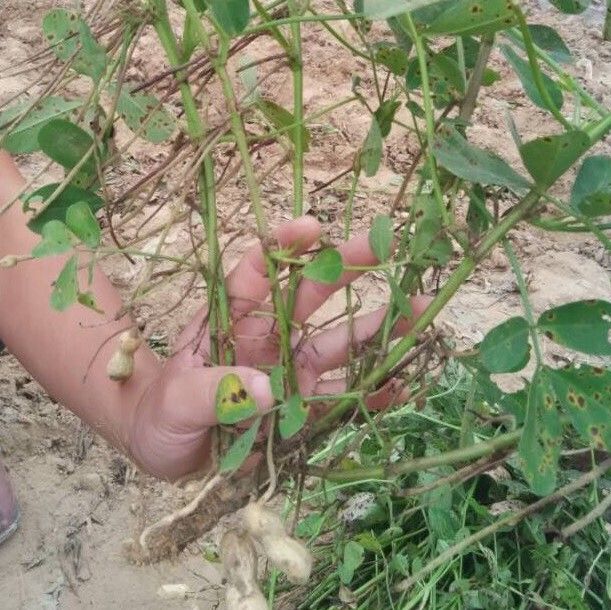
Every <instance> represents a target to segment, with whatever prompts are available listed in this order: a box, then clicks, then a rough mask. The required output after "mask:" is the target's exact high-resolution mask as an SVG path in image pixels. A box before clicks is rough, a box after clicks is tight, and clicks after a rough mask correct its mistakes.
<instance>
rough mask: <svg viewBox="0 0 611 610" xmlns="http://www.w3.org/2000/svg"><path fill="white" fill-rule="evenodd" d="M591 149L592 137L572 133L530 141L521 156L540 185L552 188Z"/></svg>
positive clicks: (521, 150)
mask: <svg viewBox="0 0 611 610" xmlns="http://www.w3.org/2000/svg"><path fill="white" fill-rule="evenodd" d="M589 147H590V138H589V137H588V134H586V133H584V132H583V131H571V132H566V133H563V134H560V135H553V136H543V137H541V138H536V139H535V140H531V141H530V142H526V144H522V146H521V147H520V155H521V156H522V161H523V162H524V165H525V166H526V169H527V170H528V172H529V173H530V175H531V176H532V177H533V178H534V180H535V182H536V183H537V186H539V187H540V188H542V189H548V188H549V187H550V186H551V185H552V184H554V182H556V180H557V179H558V178H560V176H562V175H563V174H564V172H566V171H567V170H568V169H569V167H571V166H572V165H573V164H574V163H575V161H577V159H579V157H581V155H583V153H584V152H585V151H586V150H587V149H588V148H589Z"/></svg>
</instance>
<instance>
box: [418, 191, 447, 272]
mask: <svg viewBox="0 0 611 610" xmlns="http://www.w3.org/2000/svg"><path fill="white" fill-rule="evenodd" d="M412 206H413V210H414V217H415V219H416V230H415V233H414V237H413V238H412V240H411V241H410V244H409V250H410V255H411V259H412V264H413V265H414V266H416V267H418V268H420V269H426V268H427V267H430V266H431V265H445V264H446V263H447V262H448V261H449V260H450V258H451V257H452V242H451V241H450V239H449V238H448V236H447V235H446V233H445V230H444V227H443V224H442V222H441V217H440V215H439V208H438V205H437V201H436V200H435V198H434V197H433V196H431V195H421V196H419V197H416V198H415V199H414V201H413V204H412Z"/></svg>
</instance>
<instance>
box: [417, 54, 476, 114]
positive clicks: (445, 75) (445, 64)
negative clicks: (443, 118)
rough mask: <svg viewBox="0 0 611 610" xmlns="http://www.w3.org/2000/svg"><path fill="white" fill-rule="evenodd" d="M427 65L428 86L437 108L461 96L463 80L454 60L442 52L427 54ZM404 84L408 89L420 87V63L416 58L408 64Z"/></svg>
mask: <svg viewBox="0 0 611 610" xmlns="http://www.w3.org/2000/svg"><path fill="white" fill-rule="evenodd" d="M427 64H428V75H429V84H430V86H431V90H432V95H433V99H434V100H435V105H436V106H437V107H442V106H443V105H445V104H447V103H449V102H450V101H452V100H456V99H460V98H461V97H462V96H463V94H464V92H465V80H464V78H463V74H462V72H461V70H460V67H459V66H458V62H457V61H456V60H455V59H454V58H452V57H451V56H450V55H449V54H447V53H444V52H441V53H436V54H429V56H428V61H427ZM405 82H406V84H407V86H408V88H410V89H420V88H421V87H422V75H421V73H420V63H419V62H418V59H417V58H414V59H412V61H411V62H410V64H409V68H408V70H407V75H406V81H405Z"/></svg>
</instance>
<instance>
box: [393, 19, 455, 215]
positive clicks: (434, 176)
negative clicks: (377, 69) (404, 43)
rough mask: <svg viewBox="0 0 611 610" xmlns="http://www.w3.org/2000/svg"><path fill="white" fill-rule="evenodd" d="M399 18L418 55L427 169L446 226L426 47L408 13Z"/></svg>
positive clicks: (446, 212)
mask: <svg viewBox="0 0 611 610" xmlns="http://www.w3.org/2000/svg"><path fill="white" fill-rule="evenodd" d="M399 19H401V20H402V21H403V22H404V24H405V26H406V28H407V30H408V31H409V34H410V36H411V37H412V40H413V41H414V45H415V47H416V53H417V55H418V65H419V67H420V75H421V78H422V98H423V100H422V101H423V103H424V114H425V121H426V140H427V162H428V166H429V171H430V172H431V181H432V183H433V192H434V193H435V199H436V201H437V205H438V206H439V215H440V218H441V220H442V222H443V225H444V226H446V227H447V226H449V224H450V215H449V213H448V210H447V209H446V206H445V203H444V201H443V193H442V191H441V184H440V182H439V175H438V173H437V163H436V161H435V155H434V153H433V150H434V148H433V144H434V143H435V110H434V106H433V97H432V95H431V85H430V82H429V72H428V67H427V61H426V59H427V58H426V49H425V48H424V42H423V40H422V36H420V34H419V33H418V30H417V28H416V25H415V24H414V20H413V19H412V17H411V15H410V14H409V13H405V14H404V15H401V16H400V17H399Z"/></svg>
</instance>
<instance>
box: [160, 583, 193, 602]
mask: <svg viewBox="0 0 611 610" xmlns="http://www.w3.org/2000/svg"><path fill="white" fill-rule="evenodd" d="M189 593H191V589H189V587H188V586H187V585H185V584H184V583H179V584H172V583H169V584H166V585H161V587H159V589H157V595H158V596H159V597H161V599H186V598H187V596H188V595H189Z"/></svg>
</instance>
